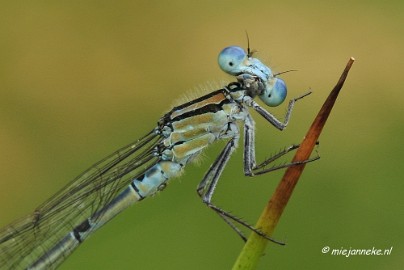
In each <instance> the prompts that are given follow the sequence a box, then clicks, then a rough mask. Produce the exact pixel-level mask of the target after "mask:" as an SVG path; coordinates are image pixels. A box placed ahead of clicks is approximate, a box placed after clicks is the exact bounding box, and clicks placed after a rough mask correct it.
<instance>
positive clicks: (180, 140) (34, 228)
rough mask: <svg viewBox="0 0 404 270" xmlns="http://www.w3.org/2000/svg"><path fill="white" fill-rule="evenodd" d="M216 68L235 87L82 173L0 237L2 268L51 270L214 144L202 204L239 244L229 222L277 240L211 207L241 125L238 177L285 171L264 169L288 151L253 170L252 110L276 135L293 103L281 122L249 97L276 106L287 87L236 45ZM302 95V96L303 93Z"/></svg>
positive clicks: (169, 117) (171, 115)
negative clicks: (217, 146)
mask: <svg viewBox="0 0 404 270" xmlns="http://www.w3.org/2000/svg"><path fill="white" fill-rule="evenodd" d="M218 62H219V66H220V68H221V69H222V70H223V71H225V72H226V73H228V74H230V75H233V76H235V77H236V79H237V82H233V83H230V84H228V85H227V86H224V87H223V88H222V89H219V90H216V91H213V92H211V93H209V94H207V95H204V96H202V97H200V98H197V99H195V100H192V101H189V102H187V103H185V104H182V105H179V106H177V107H174V108H173V109H172V110H171V111H169V112H168V113H166V114H165V115H164V116H163V117H162V118H161V119H160V120H159V121H158V123H157V126H156V127H155V128H154V129H152V130H151V131H150V132H148V133H147V134H146V135H145V136H144V137H143V138H141V139H139V140H137V141H136V142H134V143H131V144H129V145H127V146H125V147H123V148H121V149H119V150H118V151H116V152H115V153H113V154H112V155H110V156H108V157H106V158H104V159H103V160H101V161H99V162H98V163H96V164H95V165H94V166H92V167H91V168H89V169H88V170H86V171H85V172H84V173H82V174H81V175H80V176H78V177H77V178H76V179H74V180H73V181H72V182H71V183H70V184H68V185H67V186H66V187H65V188H64V189H62V190H61V191H59V192H58V193H57V194H55V195H54V196H53V197H52V198H50V199H49V200H48V201H46V202H45V203H44V204H42V205H41V206H39V207H38V208H36V209H35V211H34V212H33V213H32V214H30V215H29V216H27V217H25V218H23V219H21V220H17V221H16V222H14V223H12V224H10V225H8V226H6V227H5V228H3V229H2V230H1V231H0V268H1V269H26V268H29V269H53V268H56V267H57V266H58V265H59V264H60V263H62V262H63V260H65V259H66V258H67V257H68V256H69V255H70V254H71V253H72V252H73V251H74V250H75V249H76V248H77V247H78V246H79V245H80V243H82V242H83V241H84V240H85V239H86V238H87V237H88V236H89V235H91V234H92V233H93V232H95V231H96V230H97V229H98V228H100V227H101V226H103V225H104V224H105V223H106V222H108V221H109V220H111V219H112V218H113V217H114V216H115V215H117V214H118V213H120V212H121V211H123V210H124V209H125V208H127V207H128V206H129V205H131V204H134V203H135V202H138V201H141V200H143V199H145V198H147V197H150V196H152V195H153V194H155V193H156V192H158V191H160V190H162V189H164V188H165V186H166V185H167V182H168V180H169V179H171V178H174V177H177V176H179V175H180V174H181V172H182V171H183V169H184V167H185V165H187V164H188V163H190V162H191V161H192V160H194V159H195V158H196V157H197V156H198V155H200V154H201V152H202V151H203V150H204V149H205V148H206V147H208V146H209V145H210V144H212V143H213V142H214V141H216V140H222V139H223V140H227V143H226V145H225V147H224V149H223V150H222V152H221V153H220V154H219V156H218V157H217V159H216V161H215V162H214V163H213V164H212V165H211V166H210V168H209V170H208V172H207V173H206V174H205V176H204V178H203V179H202V181H201V182H200V183H199V185H198V187H197V193H198V195H199V196H200V197H201V199H202V201H203V202H204V203H205V204H206V205H207V206H208V207H210V208H211V209H213V210H214V211H215V212H216V213H217V214H218V215H219V216H220V217H221V218H223V219H224V221H226V223H228V224H229V225H230V226H231V227H232V228H233V229H234V230H235V231H236V232H237V233H238V234H239V235H240V236H241V237H242V238H243V239H245V237H244V235H243V234H242V232H241V231H240V230H239V229H238V228H237V226H236V224H241V225H242V226H245V227H247V228H249V229H250V230H252V231H254V232H256V233H258V234H259V235H261V236H263V237H265V238H267V239H269V240H271V241H274V242H277V241H275V240H273V239H271V238H269V237H268V236H266V235H264V234H263V233H261V232H260V231H259V230H257V229H255V228H254V227H252V226H250V225H249V224H247V223H245V222H244V221H242V220H240V219H239V218H237V217H235V216H233V215H231V214H230V213H228V212H226V211H225V210H223V209H221V208H219V207H217V206H216V205H214V204H213V203H212V196H213V193H214V190H215V187H216V185H217V183H218V180H219V177H220V174H221V173H222V171H223V169H224V167H225V165H226V163H227V161H228V160H229V158H230V156H231V154H232V153H233V152H234V150H235V149H236V147H237V144H238V141H239V138H240V131H239V127H238V122H241V123H243V125H244V174H245V175H247V176H253V175H257V174H263V173H266V172H269V171H272V170H275V169H278V168H282V167H285V166H288V165H291V164H288V165H281V166H274V167H270V168H268V166H267V165H268V164H269V163H270V162H272V161H274V160H275V159H277V158H278V157H279V156H281V155H283V154H286V153H287V152H289V151H291V150H293V149H296V147H297V146H295V145H293V146H291V147H289V148H286V149H285V150H284V151H282V152H280V153H279V154H277V155H276V156H273V157H271V158H269V159H267V160H265V161H264V162H262V163H260V164H257V163H256V159H255V148H254V136H255V129H254V126H255V124H254V121H253V119H252V117H251V115H250V113H249V111H248V109H249V108H252V109H253V110H255V111H256V112H258V114H259V115H260V116H262V117H263V118H264V119H265V120H267V121H268V122H269V123H270V124H272V125H273V126H274V127H275V128H277V129H279V130H283V129H284V128H285V127H286V125H287V124H288V121H289V118H290V115H291V112H292V108H293V106H294V104H295V102H296V101H297V100H298V99H300V98H302V97H304V96H305V95H303V96H301V97H299V98H296V99H292V100H291V101H290V102H289V106H288V109H287V112H286V115H285V119H284V121H279V120H278V119H277V118H276V117H274V116H273V115H272V114H271V113H269V112H268V111H266V110H265V109H264V108H263V107H261V106H260V105H259V104H258V103H256V102H255V101H254V98H255V97H256V96H258V97H259V98H260V99H261V100H262V101H263V102H264V103H265V104H266V105H268V106H278V105H279V104H281V103H282V102H283V101H284V100H285V98H286V92H287V90H286V84H285V83H284V81H283V80H282V79H280V78H278V77H277V76H276V75H274V74H273V73H272V71H271V69H270V68H269V67H267V66H266V65H264V64H263V63H262V62H261V61H260V60H258V59H257V58H254V57H253V56H252V53H251V52H250V50H249V49H248V51H247V53H246V52H245V51H244V50H243V49H241V48H240V47H235V46H231V47H227V48H225V49H223V50H222V52H221V53H220V54H219V57H218ZM306 95H307V94H306Z"/></svg>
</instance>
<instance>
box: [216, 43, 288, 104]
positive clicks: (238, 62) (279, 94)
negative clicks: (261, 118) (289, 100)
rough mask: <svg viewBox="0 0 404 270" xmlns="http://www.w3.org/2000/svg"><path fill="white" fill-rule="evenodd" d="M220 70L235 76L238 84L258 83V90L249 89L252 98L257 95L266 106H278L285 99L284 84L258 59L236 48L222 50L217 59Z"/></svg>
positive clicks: (285, 90)
mask: <svg viewBox="0 0 404 270" xmlns="http://www.w3.org/2000/svg"><path fill="white" fill-rule="evenodd" d="M218 63H219V66H220V68H221V69H222V70H223V71H224V72H226V73H228V74H230V75H233V76H237V79H238V80H239V82H241V83H244V85H247V86H248V85H250V84H251V82H253V81H256V82H258V81H259V82H260V83H259V84H258V83H256V84H255V85H260V87H259V89H249V90H251V91H250V92H251V93H250V94H251V96H252V97H254V96H256V95H258V96H259V97H260V99H261V100H262V101H263V102H264V103H265V104H266V105H268V106H270V107H275V106H278V105H280V104H281V103H282V102H283V101H284V100H285V98H286V94H287V89H286V84H285V82H284V81H283V80H282V79H280V78H276V77H274V75H273V73H272V71H271V69H270V68H269V67H267V66H266V65H264V64H263V63H262V62H261V61H260V60H259V59H257V58H254V57H252V54H251V53H250V55H249V54H248V53H246V52H245V51H244V49H242V48H240V47H238V46H230V47H226V48H224V49H223V50H222V51H221V52H220V53H219V57H218Z"/></svg>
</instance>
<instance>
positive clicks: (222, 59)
mask: <svg viewBox="0 0 404 270" xmlns="http://www.w3.org/2000/svg"><path fill="white" fill-rule="evenodd" d="M246 57H247V54H246V53H245V51H244V50H243V49H242V48H240V47H237V46H230V47H227V48H224V49H223V50H222V51H221V52H220V53H219V57H218V59H217V61H218V62H219V66H220V68H221V69H222V70H223V71H224V72H226V73H228V74H230V75H238V74H240V72H241V69H240V68H241V66H242V64H243V61H244V60H245V58H246Z"/></svg>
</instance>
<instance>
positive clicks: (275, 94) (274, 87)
mask: <svg viewBox="0 0 404 270" xmlns="http://www.w3.org/2000/svg"><path fill="white" fill-rule="evenodd" d="M287 92H288V91H287V88H286V84H285V82H284V81H283V80H282V79H279V78H273V79H272V80H271V82H270V84H269V85H268V86H267V88H266V89H265V90H264V91H263V93H262V94H261V95H260V96H259V97H260V99H261V100H262V101H263V102H264V103H265V104H266V105H268V106H270V107H276V106H278V105H280V104H281V103H282V102H283V101H284V100H285V98H286V94H287Z"/></svg>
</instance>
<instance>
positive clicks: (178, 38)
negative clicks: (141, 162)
mask: <svg viewBox="0 0 404 270" xmlns="http://www.w3.org/2000/svg"><path fill="white" fill-rule="evenodd" d="M403 6H404V5H403V3H402V1H331V2H327V1H324V2H323V1H199V2H197V1H175V0H171V1H57V2H55V1H13V2H11V1H1V9H0V126H1V128H0V152H1V156H0V170H1V179H0V205H1V210H0V226H3V225H6V224H7V223H9V222H11V221H12V220H14V219H16V218H18V217H21V216H24V215H25V214H27V213H29V212H30V211H32V210H33V209H34V208H35V207H36V206H37V205H39V204H40V203H42V202H43V201H44V200H46V199H47V198H48V197H50V196H51V195H52V194H53V193H55V192H56V191H58V189H59V188H61V187H63V186H64V185H65V184H66V183H67V182H68V181H69V180H71V179H73V178H74V177H75V176H77V175H78V174H79V173H80V172H81V171H83V170H84V169H86V168H87V167H89V166H91V165H92V164H93V163H94V162H96V161H98V160H99V159H101V158H103V157H104V156H105V155H107V154H109V153H110V152H112V151H114V150H116V149H117V148H119V147H120V146H123V145H125V144H127V143H129V142H131V141H134V140H136V139H137V138H139V137H140V136H142V135H143V134H144V133H145V132H147V131H149V130H150V129H151V128H153V127H154V126H155V123H156V121H157V120H158V119H159V117H160V116H162V114H163V113H164V112H165V111H167V110H168V109H170V107H171V105H172V104H173V102H174V101H175V100H176V99H177V98H178V97H181V96H182V95H183V94H184V93H187V92H189V91H190V90H192V89H194V87H198V86H199V85H206V84H209V83H215V82H218V81H219V82H220V81H222V80H232V78H231V77H229V76H227V75H226V74H224V73H223V72H222V71H220V69H219V68H218V65H217V63H216V58H217V54H218V52H219V51H220V50H221V49H222V48H223V47H225V46H229V45H240V46H243V47H246V37H245V31H246V30H247V31H248V34H249V36H250V43H251V47H252V48H253V49H257V50H258V51H259V52H258V53H257V54H256V55H257V57H259V58H260V59H262V60H263V61H264V62H265V63H266V64H268V65H269V66H271V67H272V68H273V69H274V71H275V72H280V71H285V70H288V69H298V70H299V71H298V72H293V73H288V74H285V75H283V79H284V80H285V81H286V82H287V84H288V87H289V98H291V97H295V96H298V95H300V94H301V93H303V92H305V91H306V90H307V89H308V88H311V89H312V90H313V92H314V93H313V94H312V95H311V96H310V97H307V98H305V99H304V100H302V101H301V102H300V103H298V104H297V106H296V108H295V111H294V114H293V116H292V120H291V122H290V126H289V127H288V128H287V130H286V131H284V132H279V131H277V130H275V129H274V128H272V127H270V126H268V125H267V123H265V122H264V121H263V120H262V119H260V118H259V117H257V115H256V114H254V116H256V117H255V119H256V122H257V126H258V134H257V144H258V146H257V147H258V156H259V157H260V159H262V158H264V157H265V156H268V155H269V154H270V153H274V152H276V151H277V150H279V149H280V148H282V147H283V146H287V145H289V144H291V143H294V142H299V141H300V140H301V139H302V137H303V136H304V134H305V132H306V130H307V128H308V127H309V125H310V124H311V121H312V119H313V117H314V116H315V114H316V113H317V111H318V110H319V108H320V107H321V105H322V103H323V101H324V99H325V98H326V96H327V94H328V92H329V91H330V90H331V89H332V87H333V86H334V84H335V83H336V81H337V79H338V77H339V76H340V73H341V71H342V70H343V68H344V66H345V64H346V62H347V61H348V59H349V57H350V56H353V57H355V58H356V62H355V64H354V66H353V68H352V71H351V73H350V75H349V77H348V80H347V82H346V84H345V87H344V88H343V90H342V93H341V95H340V97H339V99H338V101H337V104H336V107H335V109H334V111H333V113H332V114H331V117H330V119H329V121H328V123H327V125H326V127H325V130H324V132H323V134H322V137H321V138H320V141H321V143H320V147H319V151H320V154H321V160H320V161H318V162H315V163H313V164H310V165H309V166H307V167H306V170H305V172H304V174H303V176H302V178H301V181H300V182H299V184H298V186H297V188H296V190H295V192H294V194H293V197H292V199H291V201H290V203H289V205H288V207H287V208H286V211H285V212H284V214H283V216H282V219H281V221H280V223H279V224H278V227H277V230H276V232H275V235H274V237H275V238H276V239H278V240H284V241H286V242H287V245H286V246H285V247H281V246H276V245H273V244H271V245H270V246H269V247H268V249H267V252H266V255H265V256H264V257H263V259H262V261H261V263H260V265H259V269H303V268H310V269H324V268H327V269H341V268H345V269H401V267H402V265H403V264H404V258H403V256H402V255H403V248H404V245H403V239H404V233H403V228H404V216H403V205H404V198H403V197H404V196H403V195H404V183H403V182H404V181H403V177H402V176H400V175H402V173H400V167H402V166H403V165H402V163H403V158H402V154H403V150H404V147H403V144H404V143H403V137H404V125H403V123H404V121H403V120H404V114H403V101H404V94H403V86H404V83H403V78H402V77H401V76H402V71H403V70H404V60H403V49H404V46H403V45H404V35H403V34H404V31H403V16H404V12H403V10H404V9H403ZM285 109H286V105H283V106H281V107H280V108H277V109H275V110H271V111H272V112H274V113H275V114H276V115H278V116H282V115H283V113H284V111H285ZM222 146H223V143H219V144H218V145H217V146H215V147H212V148H211V149H209V150H208V151H207V152H206V157H205V159H204V162H202V164H201V165H200V166H194V165H191V166H189V167H187V170H186V174H185V175H184V176H183V177H182V178H181V179H180V180H175V181H173V182H172V183H171V185H170V186H169V188H167V189H166V190H165V191H164V192H162V193H161V194H159V195H158V196H156V197H155V198H152V199H148V200H146V201H144V202H142V203H141V204H138V205H136V206H134V207H132V208H130V209H128V210H127V211H125V212H124V213H122V214H121V215H119V217H117V218H116V219H114V220H113V221H112V222H110V224H108V225H107V226H106V227H104V228H103V229H101V230H100V231H99V232H98V233H97V234H96V235H94V236H93V237H91V238H90V239H89V241H87V242H85V243H84V244H83V245H82V247H81V248H79V249H78V251H76V252H75V253H74V254H73V255H72V256H71V257H70V258H69V259H68V260H67V261H66V263H65V264H63V266H62V267H61V269H95V268H96V269H229V268H231V266H232V265H233V262H234V261H235V259H236V257H237V255H238V253H239V251H240V250H241V248H242V246H243V243H242V241H240V239H239V238H238V237H237V236H236V235H235V234H234V232H233V231H231V229H229V228H228V227H227V225H226V224H225V223H224V222H223V221H222V220H220V219H219V218H218V217H217V215H215V214H214V213H213V212H212V211H211V210H209V209H207V208H206V207H205V206H204V205H203V204H202V203H201V202H200V200H199V198H198V196H197V195H196V192H195V188H196V185H197V183H198V182H199V181H200V179H201V178H202V177H203V174H204V172H205V171H206V170H207V168H208V167H209V164H210V163H211V162H213V160H214V158H215V156H216V155H217V154H218V152H219V151H220V147H222ZM281 175H282V172H277V173H272V174H268V175H265V176H260V177H256V178H254V179H249V178H246V177H244V176H242V151H241V150H239V151H238V152H237V153H236V154H235V155H234V157H233V158H232V160H231V161H230V164H229V167H228V168H227V169H226V170H225V172H224V174H223V176H222V181H221V182H220V184H219V187H218V189H217V193H216V195H215V196H216V197H215V202H216V203H217V204H218V205H220V206H222V207H224V208H226V209H229V210H232V211H233V212H234V213H236V214H237V215H240V216H242V217H244V218H245V219H246V220H248V221H249V222H250V223H252V224H253V223H255V220H256V219H257V217H258V216H259V214H260V212H261V209H262V208H263V206H264V205H265V203H266V201H267V200H268V198H269V197H270V195H271V194H272V192H273V190H274V188H275V187H276V185H277V183H278V181H279V179H280V177H281ZM325 246H329V247H330V248H331V249H334V248H337V249H339V248H346V249H349V248H351V247H352V248H354V249H356V248H358V249H372V247H375V248H378V249H385V248H390V247H393V250H392V254H391V255H390V256H353V257H349V258H346V257H343V256H331V255H330V254H322V252H321V249H322V248H323V247H325Z"/></svg>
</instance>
